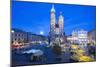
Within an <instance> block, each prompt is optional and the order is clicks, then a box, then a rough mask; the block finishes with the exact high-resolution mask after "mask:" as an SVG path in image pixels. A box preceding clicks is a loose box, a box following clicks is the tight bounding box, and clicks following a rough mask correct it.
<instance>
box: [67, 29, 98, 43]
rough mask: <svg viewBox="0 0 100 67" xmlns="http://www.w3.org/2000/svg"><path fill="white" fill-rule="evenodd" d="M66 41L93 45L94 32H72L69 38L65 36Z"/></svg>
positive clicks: (94, 39)
mask: <svg viewBox="0 0 100 67" xmlns="http://www.w3.org/2000/svg"><path fill="white" fill-rule="evenodd" d="M67 40H68V41H69V42H71V43H77V44H87V43H94V42H95V41H96V31H95V30H93V31H90V32H88V31H86V30H74V31H72V34H71V35H70V36H67Z"/></svg>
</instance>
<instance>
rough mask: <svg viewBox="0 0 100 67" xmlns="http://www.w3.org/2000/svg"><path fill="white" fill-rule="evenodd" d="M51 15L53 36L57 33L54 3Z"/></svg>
mask: <svg viewBox="0 0 100 67" xmlns="http://www.w3.org/2000/svg"><path fill="white" fill-rule="evenodd" d="M50 13H51V14H50V15H51V17H50V20H51V21H50V34H51V36H52V35H53V34H54V33H55V24H56V17H55V8H54V5H52V8H51V12H50Z"/></svg>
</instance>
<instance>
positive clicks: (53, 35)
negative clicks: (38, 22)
mask: <svg viewBox="0 0 100 67" xmlns="http://www.w3.org/2000/svg"><path fill="white" fill-rule="evenodd" d="M55 12H56V11H55V8H54V5H52V8H51V12H50V15H51V18H50V44H52V43H54V42H55V41H56V42H59V41H60V39H61V38H62V37H63V36H64V18H63V16H62V13H61V12H60V16H59V19H58V22H57V20H56V17H55Z"/></svg>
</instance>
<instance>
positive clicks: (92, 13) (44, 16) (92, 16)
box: [11, 1, 96, 35]
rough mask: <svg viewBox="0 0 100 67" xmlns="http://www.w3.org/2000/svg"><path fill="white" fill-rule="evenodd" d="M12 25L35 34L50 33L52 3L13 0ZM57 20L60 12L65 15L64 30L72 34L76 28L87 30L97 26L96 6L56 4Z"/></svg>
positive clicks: (67, 33)
mask: <svg viewBox="0 0 100 67" xmlns="http://www.w3.org/2000/svg"><path fill="white" fill-rule="evenodd" d="M11 7H12V10H11V11H12V14H11V20H12V23H11V26H12V28H18V29H22V30H24V31H27V32H33V33H35V34H41V32H42V34H43V35H48V33H49V31H50V10H51V7H52V4H50V3H41V2H21V1H12V5H11ZM54 7H55V10H56V20H57V21H58V16H59V13H60V12H62V15H63V16H64V31H65V33H66V35H70V34H71V32H72V31H73V30H75V29H84V30H87V31H91V30H94V29H95V28H96V7H95V6H83V5H72V4H54Z"/></svg>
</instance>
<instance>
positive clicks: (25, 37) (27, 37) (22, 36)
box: [11, 28, 46, 43]
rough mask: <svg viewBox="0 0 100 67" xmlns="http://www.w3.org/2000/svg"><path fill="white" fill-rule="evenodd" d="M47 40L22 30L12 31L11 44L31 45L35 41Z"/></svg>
mask: <svg viewBox="0 0 100 67" xmlns="http://www.w3.org/2000/svg"><path fill="white" fill-rule="evenodd" d="M43 40H46V37H44V36H42V35H36V34H33V33H31V32H25V31H23V30H20V29H15V28H14V29H12V30H11V43H14V42H18V43H22V42H23V43H29V42H34V41H43Z"/></svg>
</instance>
